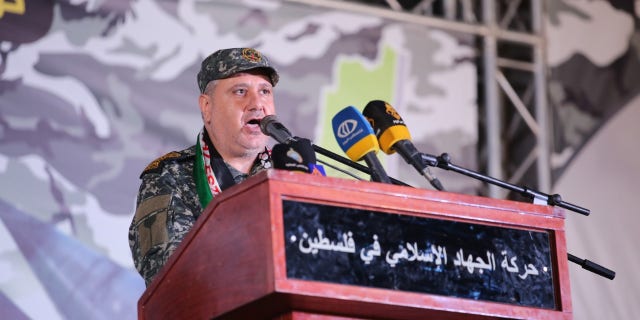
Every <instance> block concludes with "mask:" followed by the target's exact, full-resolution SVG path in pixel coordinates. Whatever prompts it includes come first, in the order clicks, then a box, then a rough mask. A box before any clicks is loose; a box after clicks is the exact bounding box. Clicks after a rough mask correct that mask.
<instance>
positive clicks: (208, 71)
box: [198, 48, 280, 93]
mask: <svg viewBox="0 0 640 320" xmlns="http://www.w3.org/2000/svg"><path fill="white" fill-rule="evenodd" d="M260 68H262V69H264V70H265V71H267V74H268V76H269V79H270V80H271V84H272V85H273V86H275V85H276V83H278V79H280V76H278V71H276V69H275V68H274V67H273V66H271V64H270V63H269V59H267V57H266V56H264V55H263V54H261V53H260V51H258V50H256V49H253V48H231V49H222V50H218V51H216V52H214V53H212V54H211V55H209V56H208V57H207V58H205V59H204V60H203V61H202V66H201V67H200V72H198V87H199V88H200V92H201V93H204V90H205V88H206V87H207V84H208V83H209V82H210V81H211V80H218V79H224V78H228V77H230V76H232V75H234V74H236V73H238V72H242V71H248V70H252V69H260Z"/></svg>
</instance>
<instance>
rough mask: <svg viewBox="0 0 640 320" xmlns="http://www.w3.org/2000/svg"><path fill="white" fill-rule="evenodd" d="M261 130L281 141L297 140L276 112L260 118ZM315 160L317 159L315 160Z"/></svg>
mask: <svg viewBox="0 0 640 320" xmlns="http://www.w3.org/2000/svg"><path fill="white" fill-rule="evenodd" d="M260 131H262V133H263V134H264V135H267V136H271V137H272V138H274V139H276V141H278V142H280V143H290V142H293V141H296V138H294V137H293V135H292V134H291V132H289V130H288V129H287V128H286V127H285V126H284V125H283V124H282V123H280V121H278V118H277V117H276V115H275V114H272V115H268V116H266V117H264V118H262V120H260ZM314 162H315V161H314Z"/></svg>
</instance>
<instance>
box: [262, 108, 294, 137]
mask: <svg viewBox="0 0 640 320" xmlns="http://www.w3.org/2000/svg"><path fill="white" fill-rule="evenodd" d="M260 131H262V134H264V135H266V136H270V137H272V138H274V139H276V141H278V142H280V143H287V142H289V141H291V140H292V139H293V137H292V135H291V132H289V130H288V129H287V128H286V127H285V126H284V125H283V124H282V123H280V121H278V117H276V115H275V114H271V115H268V116H266V117H264V118H262V120H260Z"/></svg>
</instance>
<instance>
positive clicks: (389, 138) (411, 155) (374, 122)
mask: <svg viewBox="0 0 640 320" xmlns="http://www.w3.org/2000/svg"><path fill="white" fill-rule="evenodd" d="M362 114H363V115H364V116H365V117H366V118H367V120H368V121H369V122H370V123H371V126H372V127H373V129H374V130H375V134H376V136H377V137H378V142H379V143H380V149H382V151H383V152H384V153H386V154H392V153H394V152H396V151H397V152H398V154H400V155H401V156H402V158H403V159H404V160H405V161H406V162H407V163H409V164H410V165H412V166H413V167H414V168H416V170H418V172H420V174H421V175H423V176H424V177H425V178H426V179H427V180H428V181H429V183H431V185H432V186H433V187H434V188H436V189H437V190H441V191H442V190H444V187H443V186H442V183H440V180H438V178H436V177H435V176H434V175H432V174H431V171H430V170H429V167H428V164H427V163H426V162H425V161H424V159H423V155H422V154H421V153H420V152H419V151H418V150H417V149H416V147H415V146H414V145H413V143H411V135H410V134H409V129H407V126H406V125H405V123H404V120H402V118H401V117H400V115H399V114H398V112H397V111H396V110H395V109H394V108H393V107H392V106H391V105H389V104H388V103H386V102H384V101H382V100H373V101H370V102H369V103H367V105H366V106H365V107H364V110H363V111H362Z"/></svg>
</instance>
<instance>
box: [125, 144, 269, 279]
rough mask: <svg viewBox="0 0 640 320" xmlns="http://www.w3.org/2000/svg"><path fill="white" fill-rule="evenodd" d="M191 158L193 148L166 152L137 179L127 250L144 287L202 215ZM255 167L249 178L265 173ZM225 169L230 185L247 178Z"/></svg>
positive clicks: (193, 161)
mask: <svg viewBox="0 0 640 320" xmlns="http://www.w3.org/2000/svg"><path fill="white" fill-rule="evenodd" d="M195 157H196V146H192V147H190V148H188V149H185V150H182V151H174V152H170V153H168V154H166V155H164V156H162V157H160V158H158V159H156V160H154V161H153V162H151V164H149V165H148V166H147V168H146V169H145V170H144V171H143V172H142V174H141V175H140V178H141V179H142V182H141V185H140V189H139V191H138V198H137V201H136V213H135V216H134V218H133V221H132V222H131V225H130V227H129V246H130V248H131V253H132V255H133V261H134V265H135V267H136V269H137V270H138V272H139V273H140V275H142V277H143V278H144V280H145V283H146V285H147V286H148V285H149V284H150V283H151V281H152V280H153V279H154V277H155V275H156V274H157V273H158V271H160V269H161V268H162V267H163V266H164V264H165V263H166V262H167V260H168V259H169V257H170V256H171V254H172V253H173V252H174V251H175V250H176V248H177V247H178V245H179V244H180V242H181V241H182V240H183V239H184V237H185V235H186V234H187V233H188V232H189V231H190V230H191V228H192V227H193V225H194V223H195V221H196V220H197V219H198V217H199V216H200V213H201V212H202V209H203V208H202V207H201V205H200V200H199V197H198V193H197V191H196V183H195V179H194V174H193V169H194V163H195ZM269 161H270V160H269ZM259 163H260V162H259V161H256V164H254V167H253V169H252V171H251V174H255V173H257V172H259V171H261V170H263V169H265V168H264V167H262V166H261V165H260V164H259ZM225 164H226V163H225ZM227 168H228V169H229V171H230V173H231V175H232V176H233V183H234V184H237V183H240V182H241V181H243V180H244V179H246V178H247V177H248V175H246V174H243V173H241V172H239V171H237V170H235V169H233V168H232V167H231V166H229V165H227Z"/></svg>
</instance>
